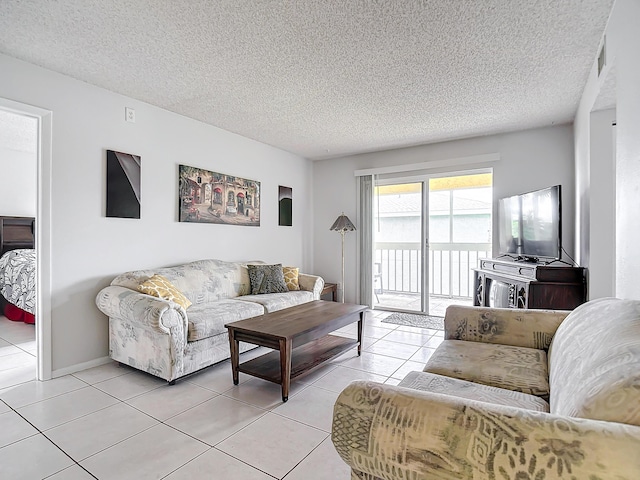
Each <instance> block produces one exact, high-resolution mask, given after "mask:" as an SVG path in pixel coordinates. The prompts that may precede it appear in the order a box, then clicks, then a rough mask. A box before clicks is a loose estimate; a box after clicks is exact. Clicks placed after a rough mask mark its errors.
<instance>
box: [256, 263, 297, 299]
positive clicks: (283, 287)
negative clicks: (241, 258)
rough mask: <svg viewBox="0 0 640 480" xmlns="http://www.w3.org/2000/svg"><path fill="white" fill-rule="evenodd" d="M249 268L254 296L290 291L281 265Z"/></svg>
mask: <svg viewBox="0 0 640 480" xmlns="http://www.w3.org/2000/svg"><path fill="white" fill-rule="evenodd" d="M247 268H248V269H249V281H250V282H251V294H252V295H260V294H262V293H285V292H288V291H289V289H288V288H287V284H286V283H285V282H284V274H283V273H282V264H281V263H277V264H275V265H247Z"/></svg>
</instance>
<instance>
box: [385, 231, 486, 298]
mask: <svg viewBox="0 0 640 480" xmlns="http://www.w3.org/2000/svg"><path fill="white" fill-rule="evenodd" d="M490 253H491V244H490V243H432V244H431V245H430V248H429V277H428V278H429V294H430V295H438V296H445V297H459V298H472V297H473V290H474V285H473V272H472V271H471V269H472V268H475V267H477V266H478V259H479V258H487V257H489V255H490ZM375 263H376V264H378V265H376V269H377V271H378V272H379V273H380V279H381V282H382V285H375V288H376V289H381V290H382V291H384V292H397V293H419V292H420V289H421V279H422V265H421V262H420V243H418V242H415V243H409V242H402V243H376V244H375Z"/></svg>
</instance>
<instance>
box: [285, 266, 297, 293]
mask: <svg viewBox="0 0 640 480" xmlns="http://www.w3.org/2000/svg"><path fill="white" fill-rule="evenodd" d="M299 270H300V269H299V268H298V267H282V273H283V274H284V283H285V285H286V286H287V288H288V289H289V291H291V290H300V284H299V283H298V272H299Z"/></svg>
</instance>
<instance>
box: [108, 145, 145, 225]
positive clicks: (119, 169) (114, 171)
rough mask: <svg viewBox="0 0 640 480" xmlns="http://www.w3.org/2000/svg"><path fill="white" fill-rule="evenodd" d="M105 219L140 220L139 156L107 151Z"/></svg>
mask: <svg viewBox="0 0 640 480" xmlns="http://www.w3.org/2000/svg"><path fill="white" fill-rule="evenodd" d="M107 217H117V218H140V156H139V155H132V154H130V153H122V152H115V151H113V150H107Z"/></svg>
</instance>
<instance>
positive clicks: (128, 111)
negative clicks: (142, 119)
mask: <svg viewBox="0 0 640 480" xmlns="http://www.w3.org/2000/svg"><path fill="white" fill-rule="evenodd" d="M124 119H125V120H126V121H127V122H131V123H136V111H135V110H134V109H133V108H129V107H124Z"/></svg>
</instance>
